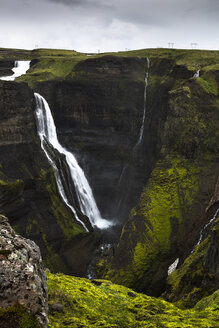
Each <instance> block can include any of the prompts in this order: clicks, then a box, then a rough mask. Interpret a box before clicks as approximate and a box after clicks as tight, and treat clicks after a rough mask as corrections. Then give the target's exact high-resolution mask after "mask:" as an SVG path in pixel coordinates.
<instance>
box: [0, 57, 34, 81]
mask: <svg viewBox="0 0 219 328" xmlns="http://www.w3.org/2000/svg"><path fill="white" fill-rule="evenodd" d="M29 68H30V60H19V61H15V63H14V68H13V69H12V71H13V72H14V74H13V75H10V76H4V77H1V78H0V80H4V81H14V80H15V79H16V78H17V77H19V76H21V75H23V74H25V73H26V72H27V70H28V69H29Z"/></svg>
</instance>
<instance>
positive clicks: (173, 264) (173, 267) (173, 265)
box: [167, 258, 179, 276]
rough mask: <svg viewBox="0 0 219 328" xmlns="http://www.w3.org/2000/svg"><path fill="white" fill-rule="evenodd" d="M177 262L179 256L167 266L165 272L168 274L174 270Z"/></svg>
mask: <svg viewBox="0 0 219 328" xmlns="http://www.w3.org/2000/svg"><path fill="white" fill-rule="evenodd" d="M178 264H179V258H177V259H176V260H175V261H174V262H173V263H172V264H171V265H170V266H169V268H168V272H167V274H168V276H169V275H170V274H171V273H172V272H174V271H175V270H176V268H177V265H178Z"/></svg>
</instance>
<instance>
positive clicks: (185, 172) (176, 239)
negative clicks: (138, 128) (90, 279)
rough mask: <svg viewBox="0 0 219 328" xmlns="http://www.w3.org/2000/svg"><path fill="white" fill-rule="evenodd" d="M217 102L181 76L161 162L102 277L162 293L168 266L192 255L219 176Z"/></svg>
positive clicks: (100, 267) (172, 95)
mask: <svg viewBox="0 0 219 328" xmlns="http://www.w3.org/2000/svg"><path fill="white" fill-rule="evenodd" d="M187 65H188V63H187ZM215 66H216V67H215V68H214V69H213V68H212V70H210V69H209V71H208V69H207V68H205V70H206V76H205V75H204V76H205V78H206V80H207V79H208V76H207V72H211V75H209V76H211V79H214V81H217V80H218V77H217V65H215ZM172 72H173V75H174V76H175V75H176V73H174V69H173V71H172ZM203 72H204V68H203ZM183 74H184V73H183ZM209 74H210V73H209ZM149 82H150V78H149ZM165 83H167V82H165ZM217 99H218V98H217V94H216V92H211V93H208V92H205V93H203V89H202V86H200V84H199V80H198V78H194V77H191V78H188V76H187V78H186V79H185V78H183V77H182V76H178V78H177V79H176V80H175V82H174V84H173V85H172V89H171V90H170V91H169V94H168V102H169V106H168V110H167V112H166V114H165V115H166V116H165V117H163V122H162V121H161V122H160V123H161V125H160V131H161V136H160V138H161V141H160V142H161V144H162V147H161V150H160V154H159V158H158V161H157V162H156V164H155V166H154V169H153V171H152V173H151V175H150V178H149V180H148V182H147V185H146V187H145V188H144V190H143V192H142V194H141V198H140V200H139V202H138V205H137V206H136V207H135V208H134V209H133V210H132V211H131V213H130V215H129V220H128V222H127V223H126V224H125V226H124V228H123V231H122V234H121V237H120V241H119V243H118V245H117V246H116V247H115V252H114V254H111V256H110V258H108V259H107V258H106V257H102V259H101V260H100V262H99V263H98V264H97V271H98V274H99V276H100V277H105V278H107V279H112V281H114V282H117V283H121V284H124V285H126V286H129V287H132V288H135V289H137V290H139V291H144V292H146V293H149V294H153V295H160V293H161V292H162V290H164V288H165V279H166V277H167V271H168V267H169V265H170V264H171V263H173V261H174V260H175V259H176V258H179V259H180V261H183V260H184V259H185V257H186V256H187V255H188V254H190V252H191V250H192V248H193V246H194V244H195V243H196V242H197V239H198V235H199V232H200V231H201V229H202V227H203V226H204V225H205V223H207V222H208V221H209V220H210V216H209V213H206V207H207V205H208V204H209V202H210V200H211V198H212V196H213V194H214V189H215V184H216V181H217V176H218V171H217V167H218V164H217V154H218V140H219V139H218V128H217V126H218V123H219V117H218V109H217ZM162 124H163V125H162ZM146 126H147V123H146ZM145 174H146V173H145ZM211 205H212V204H211ZM215 288H217V286H216V287H215ZM206 289H207V287H206ZM202 296H203V295H201V294H200V296H199V298H197V299H196V301H198V299H200V297H202Z"/></svg>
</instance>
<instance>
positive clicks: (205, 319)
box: [47, 274, 218, 328]
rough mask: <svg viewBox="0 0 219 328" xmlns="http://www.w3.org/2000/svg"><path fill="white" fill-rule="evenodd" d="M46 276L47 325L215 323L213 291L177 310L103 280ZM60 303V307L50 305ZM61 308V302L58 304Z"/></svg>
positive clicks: (53, 327) (56, 327)
mask: <svg viewBox="0 0 219 328" xmlns="http://www.w3.org/2000/svg"><path fill="white" fill-rule="evenodd" d="M47 276H48V287H49V303H50V308H51V314H50V316H49V327H51V328H59V327H60V328H61V327H72V328H74V327H75V328H76V327H77V328H78V327H109V328H110V327H111V328H112V327H115V328H116V327H117V328H119V327H121V328H126V327H127V328H128V327H130V328H140V327H142V328H143V327H150V328H153V327H154V328H155V327H156V328H158V327H163V328H168V327H169V328H170V327H171V328H173V327H185V328H189V327H194V328H195V327H203V328H204V327H206V328H207V327H208V326H210V327H217V325H218V321H217V319H218V297H217V294H215V295H214V296H213V295H212V296H211V297H210V298H209V299H206V300H203V301H202V302H201V303H200V304H199V305H197V308H194V309H192V310H185V311H183V310H180V309H178V308H177V307H175V306H174V305H172V304H170V303H168V302H165V301H163V300H161V299H156V298H153V297H149V296H146V295H143V294H138V293H135V292H134V291H133V290H131V289H128V288H126V287H123V286H119V285H115V284H112V283H111V282H110V281H106V280H94V281H89V280H87V279H82V278H75V277H70V276H64V275H61V274H57V275H52V274H47ZM54 304H61V305H62V306H63V307H61V309H62V311H61V312H60V311H55V310H54V309H55V308H58V307H54V306H52V305H54ZM59 308H60V306H59Z"/></svg>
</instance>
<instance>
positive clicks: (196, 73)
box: [193, 69, 200, 78]
mask: <svg viewBox="0 0 219 328" xmlns="http://www.w3.org/2000/svg"><path fill="white" fill-rule="evenodd" d="M199 76H200V69H198V70H197V71H196V72H195V74H194V75H193V77H194V78H197V77H199Z"/></svg>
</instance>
